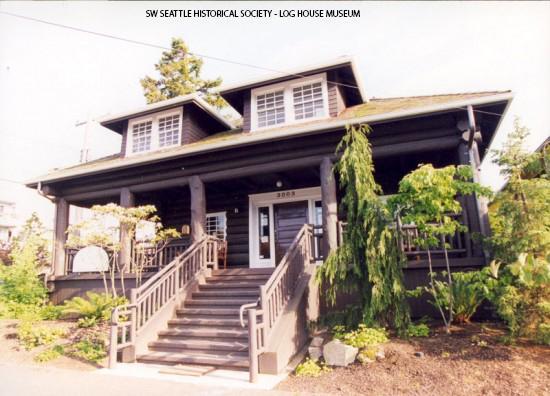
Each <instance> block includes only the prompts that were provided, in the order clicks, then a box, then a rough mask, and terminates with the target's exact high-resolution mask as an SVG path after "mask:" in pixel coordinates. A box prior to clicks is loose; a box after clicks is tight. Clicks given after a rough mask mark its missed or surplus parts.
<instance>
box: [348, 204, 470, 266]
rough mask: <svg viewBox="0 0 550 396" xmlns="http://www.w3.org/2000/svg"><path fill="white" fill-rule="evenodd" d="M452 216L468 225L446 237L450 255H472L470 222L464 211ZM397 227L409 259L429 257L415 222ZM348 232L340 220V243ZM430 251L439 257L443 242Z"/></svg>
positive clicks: (456, 256)
mask: <svg viewBox="0 0 550 396" xmlns="http://www.w3.org/2000/svg"><path fill="white" fill-rule="evenodd" d="M451 217H453V218H455V219H456V220H458V222H459V223H460V224H461V225H463V226H465V227H466V230H465V231H459V230H457V231H456V232H455V233H454V234H453V235H450V236H446V237H445V241H444V242H445V245H446V246H447V254H448V255H449V256H450V257H455V258H458V257H472V239H471V235H470V232H469V230H468V223H467V218H466V214H465V213H464V211H463V212H462V213H460V214H456V215H452V216H451ZM395 229H396V230H397V231H398V232H400V236H401V238H400V240H399V243H400V247H401V250H402V251H403V253H404V254H405V255H406V257H407V259H408V260H409V261H415V260H423V259H425V258H426V257H427V254H428V251H427V250H426V249H425V248H423V247H420V246H419V245H418V243H417V239H418V237H419V236H420V231H419V230H418V227H417V226H416V225H414V224H404V225H401V226H397V225H395ZM345 232H346V223H345V222H342V221H339V222H338V244H341V242H342V241H343V238H344V236H345ZM430 253H431V254H432V256H433V257H434V258H439V256H442V255H443V254H444V250H443V244H442V243H439V244H438V246H435V247H433V248H432V249H430Z"/></svg>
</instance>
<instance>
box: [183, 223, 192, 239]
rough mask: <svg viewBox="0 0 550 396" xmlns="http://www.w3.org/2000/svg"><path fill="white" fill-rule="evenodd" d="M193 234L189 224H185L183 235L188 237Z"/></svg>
mask: <svg viewBox="0 0 550 396" xmlns="http://www.w3.org/2000/svg"><path fill="white" fill-rule="evenodd" d="M189 234H191V227H190V226H189V224H184V225H182V226H181V235H184V236H188V235H189Z"/></svg>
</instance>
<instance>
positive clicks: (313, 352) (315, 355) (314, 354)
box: [307, 346, 323, 361]
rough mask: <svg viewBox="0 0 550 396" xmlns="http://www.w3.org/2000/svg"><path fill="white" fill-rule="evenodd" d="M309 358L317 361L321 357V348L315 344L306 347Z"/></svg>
mask: <svg viewBox="0 0 550 396" xmlns="http://www.w3.org/2000/svg"><path fill="white" fill-rule="evenodd" d="M307 351H308V353H309V357H310V358H311V360H314V361H317V360H319V359H321V358H322V357H323V349H322V348H321V347H317V346H310V347H309V348H308V349H307Z"/></svg>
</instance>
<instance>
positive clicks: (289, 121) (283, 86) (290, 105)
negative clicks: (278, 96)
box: [250, 73, 330, 131]
mask: <svg viewBox="0 0 550 396" xmlns="http://www.w3.org/2000/svg"><path fill="white" fill-rule="evenodd" d="M316 82H321V83H322V84H321V85H322V92H323V112H324V115H322V116H317V117H311V118H304V119H301V120H296V118H295V115H294V96H293V92H292V90H293V89H294V88H296V87H300V86H302V85H307V84H314V83H316ZM280 90H283V92H284V107H285V122H282V123H280V124H275V125H267V126H264V127H258V110H257V106H256V102H257V97H258V96H259V95H264V94H268V93H272V92H276V91H280ZM250 101H251V103H250V117H251V126H252V128H251V130H252V131H261V130H264V129H270V128H276V127H278V126H282V125H293V124H300V123H304V122H309V121H315V120H320V119H326V118H330V114H329V108H328V86H327V74H326V73H319V74H315V75H313V76H307V77H303V78H300V79H297V80H291V81H285V82H282V83H277V84H272V85H268V86H265V87H259V88H254V89H252V90H251V92H250Z"/></svg>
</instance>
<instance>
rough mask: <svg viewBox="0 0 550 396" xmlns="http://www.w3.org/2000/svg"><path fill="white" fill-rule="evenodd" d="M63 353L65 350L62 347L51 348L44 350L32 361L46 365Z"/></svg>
mask: <svg viewBox="0 0 550 396" xmlns="http://www.w3.org/2000/svg"><path fill="white" fill-rule="evenodd" d="M64 353H65V349H64V348H63V346H62V345H55V346H54V347H52V348H49V349H46V350H44V351H42V352H40V353H39V354H38V355H36V356H35V357H34V360H35V361H36V362H39V363H46V362H49V361H51V360H55V359H57V358H58V357H60V356H61V355H63V354H64Z"/></svg>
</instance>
